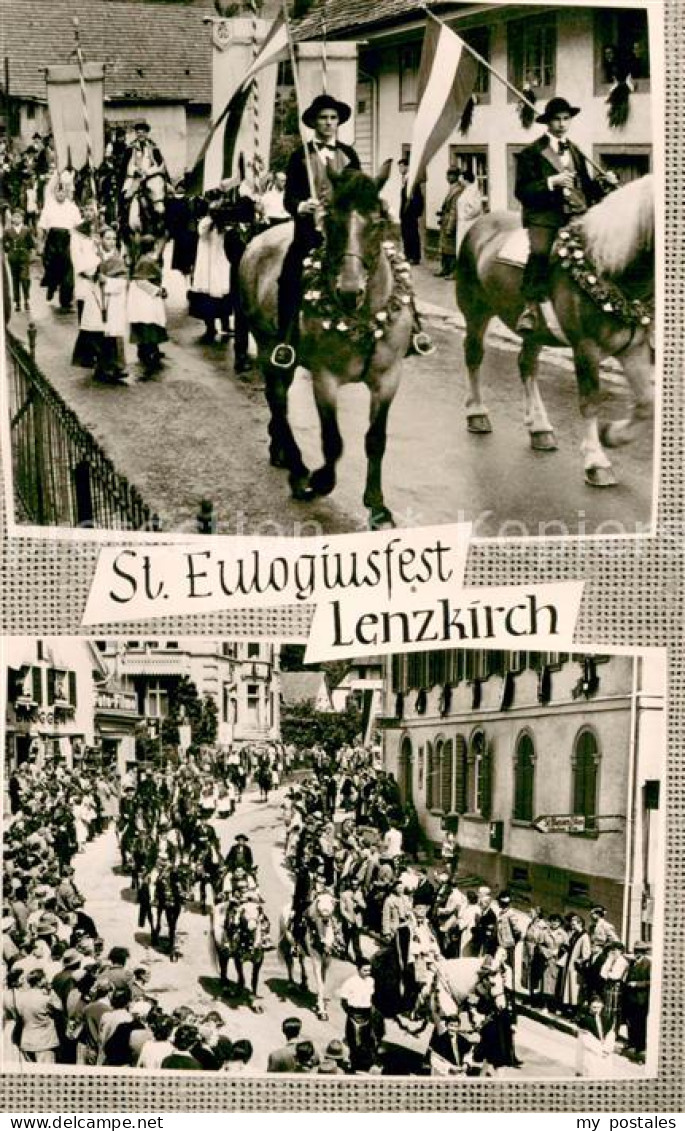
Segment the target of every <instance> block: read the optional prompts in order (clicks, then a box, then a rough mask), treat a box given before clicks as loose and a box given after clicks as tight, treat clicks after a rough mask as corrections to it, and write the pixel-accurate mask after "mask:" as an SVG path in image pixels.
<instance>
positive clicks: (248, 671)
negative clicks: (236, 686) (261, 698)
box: [240, 660, 271, 683]
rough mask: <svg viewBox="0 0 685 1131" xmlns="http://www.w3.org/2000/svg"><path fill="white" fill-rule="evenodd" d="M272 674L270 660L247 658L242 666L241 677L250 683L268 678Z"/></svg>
mask: <svg viewBox="0 0 685 1131" xmlns="http://www.w3.org/2000/svg"><path fill="white" fill-rule="evenodd" d="M270 675H271V664H270V663H269V662H268V660H245V661H243V663H242V664H241V667H240V677H241V679H243V680H249V681H250V683H257V682H259V681H263V680H268V679H269V677H270Z"/></svg>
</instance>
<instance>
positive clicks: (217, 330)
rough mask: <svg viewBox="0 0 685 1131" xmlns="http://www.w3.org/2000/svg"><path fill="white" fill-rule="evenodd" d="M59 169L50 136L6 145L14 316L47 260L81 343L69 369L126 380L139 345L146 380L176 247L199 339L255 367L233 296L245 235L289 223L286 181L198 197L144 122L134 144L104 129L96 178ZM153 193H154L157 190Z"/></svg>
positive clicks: (49, 281)
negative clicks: (130, 348) (224, 346)
mask: <svg viewBox="0 0 685 1131" xmlns="http://www.w3.org/2000/svg"><path fill="white" fill-rule="evenodd" d="M87 174H88V170H87V169H84V170H81V171H79V172H78V173H74V171H73V170H71V169H69V168H67V169H63V170H61V171H59V172H58V171H57V166H56V159H55V153H54V150H53V148H52V139H51V137H47V138H40V137H39V136H38V135H36V137H35V138H34V140H33V142H32V143H31V144H30V145H29V146H28V147H27V148H26V149H25V150H24V151H23V152H14V151H13V150H12V148H11V147H10V145H9V143H8V142H7V141H6V140H5V139H0V178H1V184H2V189H1V191H0V207H1V209H2V221H3V223H2V227H3V245H4V251H5V256H6V260H7V265H8V270H9V276H10V278H11V293H12V298H13V302H14V309H15V311H16V312H19V311H20V310H21V308H22V303H23V306H24V309H25V310H27V311H28V310H29V309H30V295H31V281H32V280H31V267H32V263H33V261H34V260H35V258H36V256H37V255H40V257H41V258H42V266H43V274H42V279H41V286H43V287H44V288H45V289H46V295H47V298H48V301H52V300H53V298H54V297H55V296H57V302H58V310H59V311H60V312H62V313H65V314H69V313H71V312H72V311H73V308H74V302H75V305H76V315H77V323H78V330H77V338H76V343H75V346H74V351H73V355H72V364H74V365H79V366H82V367H84V368H88V369H92V370H93V373H94V376H95V378H96V379H97V380H100V381H105V382H125V381H126V377H127V371H126V356H125V342H126V339H127V337H128V340H129V341H130V342H131V343H133V344H135V346H136V350H137V356H138V361H139V363H140V365H141V374H142V376H143V378H146V377H151V376H152V375H153V374H154V373H155V372H157V370H158V369H159V368H160V367H161V365H162V362H163V354H162V350H161V345H162V343H163V342H164V341H166V340H167V329H166V322H167V312H166V306H165V298H166V297H167V294H166V290H165V288H164V286H163V285H162V275H163V269H164V264H163V252H164V247H165V244H166V242H167V240H171V241H173V252H172V257H171V268H172V270H177V271H179V272H180V273H181V275H182V276H183V277H184V279H185V281H186V285H187V288H188V289H187V297H188V311H189V314H190V316H191V317H193V318H196V319H199V320H200V322H202V323H203V324H204V334H203V335H202V337H201V339H200V341H201V342H203V343H210V342H213V341H215V340H218V341H219V342H224V343H225V342H226V341H227V339H228V337H229V335H233V338H234V342H233V345H234V350H235V367H236V370H237V371H238V372H240V371H242V370H244V369H246V368H247V367H248V359H247V348H248V335H247V327H246V324H245V322H244V319H243V318H242V314H241V312H240V309H239V303H238V299H237V274H238V266H239V263H240V259H241V257H242V254H243V251H244V249H245V246H246V244H247V242H248V241H249V239H251V238H252V236H253V235H255V234H256V233H257V232H259V231H261V230H263V229H264V228H266V227H269V226H270V225H271V224H276V223H281V222H282V221H284V220H288V219H290V216H289V214H288V212H287V211H286V210H285V208H284V204H283V195H284V185H285V175H284V174H283V173H281V172H274V173H269V174H267V175H266V176H264V177H263V178H260V179H259V182H258V183H252V182H249V181H248V180H247V179H245V178H243V179H242V180H241V179H240V178H239V177H235V178H232V179H225V180H223V181H222V182H221V184H220V186H219V187H218V188H216V189H213V190H210V191H209V192H207V193H204V194H201V193H197V192H193V193H191V192H189V191H188V178H187V177H182V178H180V180H178V181H177V182H176V183H175V184H172V182H171V179H170V177H169V175H168V173H167V170H166V165H165V162H164V158H163V156H162V154H161V152H160V150H159V148H158V147H157V146H156V144H155V143H154V141H153V140H152V139H151V138H150V137H149V127H148V125H147V123H145V122H139V123H136V126H135V137H134V139H133V140H132V141H131V142H129V143H127V140H126V132H125V131H124V130H123V129H121V128H117V129H116V130H115V131H112V132H111V133H110V134H108V138H107V144H106V149H105V158H104V161H103V163H102V165H101V166H100V167H99V168H98V169H97V170H95V171H93V174H92V178H89V177H88V175H87ZM155 186H157V188H156V191H153V188H154V187H155Z"/></svg>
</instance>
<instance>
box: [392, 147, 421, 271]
mask: <svg viewBox="0 0 685 1131" xmlns="http://www.w3.org/2000/svg"><path fill="white" fill-rule="evenodd" d="M397 167H398V169H399V171H400V177H401V179H402V185H401V188H400V228H401V231H402V246H403V248H404V254H405V255H406V257H407V259H408V260H409V262H410V263H411V264H412V265H414V266H416V265H417V264H419V263H420V262H421V234H420V232H419V220H420V219H421V217H422V216H423V208H424V204H423V190H422V189H421V185H415V186H414V189H413V191H412V193H411V195H407V173H408V172H409V162H408V161H407V160H406V159H405V158H402V160H401V161H398V162H397Z"/></svg>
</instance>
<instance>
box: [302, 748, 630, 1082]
mask: <svg viewBox="0 0 685 1131" xmlns="http://www.w3.org/2000/svg"><path fill="white" fill-rule="evenodd" d="M283 814H284V821H285V825H286V836H285V846H286V847H285V851H286V859H287V861H288V862H289V864H290V867H291V868H292V871H293V875H294V883H295V895H294V900H293V924H292V932H293V934H294V937H295V938H296V939H297V938H298V937H299V938H300V939H303V932H304V924H305V923H306V921H307V915H308V914H309V913H310V909H311V906H312V902H313V901H314V900H315V899H316V898H317V897H318V896H319V895H321V894H322V893H328V894H329V895H330V896H332V897H333V898H334V899H335V900H336V905H337V915H338V919H339V935H340V938H339V940H338V942H337V943H336V947H337V952H338V953H339V954H340V956H341V957H344V958H345V959H349V960H352V961H354V962H355V963H356V965H357V974H356V975H354V976H353V977H352V978H351V979H350V980H349V982H347V983H346V984H345V986H343V988H342V990H341V991H340V996H341V999H342V1002H343V1006H344V1008H345V1010H346V1013H347V1016H348V1024H347V1027H346V1033H345V1037H346V1041H347V1043H348V1046H349V1048H350V1054H351V1065H352V1069H353V1070H355V1071H356V1070H357V1069H359V1070H362V1071H366V1070H368V1069H371V1068H373V1067H375V1069H376V1070H378V1071H380V1070H382V1064H383V1051H382V1041H381V1037H382V1034H383V1032H384V1028H385V1023H384V1017H385V1018H387V1017H388V1016H392V1017H395V1018H396V1019H399V1020H400V1023H402V1019H403V1018H405V1019H407V1020H408V1022H409V1023H410V1024H411V1023H413V1022H414V1021H415V1020H418V1019H420V1018H421V1016H422V1014H423V1015H424V1016H426V1017H428V1018H429V1019H430V1021H431V1022H432V1023H433V1025H434V1031H433V1034H432V1037H431V1039H430V1042H429V1050H428V1057H427V1067H428V1070H429V1071H432V1072H435V1073H436V1074H442V1073H444V1072H448V1073H466V1074H473V1073H482V1072H491V1071H496V1070H497V1069H499V1068H503V1067H509V1068H510V1067H517V1066H518V1065H519V1064H520V1061H519V1058H518V1056H517V1054H516V1051H515V1044H514V1034H515V1030H516V1023H517V1015H518V1010H519V1005H520V1003H521V1002H525V1004H526V1005H527V1006H528V1007H529V1008H534V1009H536V1010H538V1011H540V1012H543V1013H547V1014H550V1013H558V1014H559V1015H561V1016H564V1017H565V1018H568V1019H572V1020H573V1021H574V1022H575V1023H576V1025H577V1026H578V1030H579V1032H583V1033H585V1034H587V1038H586V1039H587V1040H589V1041H591V1042H593V1045H594V1046H596V1050H597V1051H598V1052H599V1054H600V1055H602V1056H606V1055H609V1054H610V1053H611V1052H612V1051H613V1050H614V1048H615V1047H616V1043H617V1039H618V1038H619V1035H620V1037H621V1045H622V1049H623V1051H625V1052H626V1053H627V1054H629V1055H632V1056H634V1057H635V1059H637V1060H640V1059H642V1058H643V1056H644V1052H645V1047H646V1026H647V1016H648V1008H649V986H650V967H651V961H650V957H649V951H650V947H649V945H648V944H647V943H642V942H638V943H636V944H635V945H634V946H633V948H632V950H631V952H630V953H628V952H627V948H626V946H625V945H624V944H623V943H622V942H621V941H620V939H619V937H618V933H617V931H616V929H615V928H614V926H613V925H612V924H611V923H610V922H609V920H608V919H607V917H606V911H605V908H604V907H602V906H600V905H597V906H595V907H593V908H592V909H591V910H590V912H589V915H588V917H587V920H585V919H584V918H583V916H581V915H580V914H576V913H573V914H570V915H567V916H565V917H564V916H562V915H560V914H549V915H547V914H545V912H544V911H543V910H542V909H541V908H540V907H531V908H528V909H527V910H526V911H523V910H519V909H518V908H515V907H514V906H513V900H512V896H511V893H510V892H508V891H506V890H503V891H500V892H499V893H498V894H497V896H496V897H495V896H494V894H493V891H492V890H491V888H490V887H488V886H486V885H481V886H479V887H478V888H468V887H467V888H466V890H463V884H462V883H461V882H460V877H459V873H458V846H457V843H456V838H455V837H454V835H453V834H447V835H446V837H445V841H444V843H443V846H442V865H441V866H439V867H438V868H437V869H436V870H434V871H433V872H431V873H430V874H429V872H428V871H427V870H426V869H425V868H421V867H417V866H416V865H415V864H411V863H410V861H411V860H414V861H415V860H416V858H417V849H418V847H419V843H418V839H417V822H416V819H415V813H414V812H413V811H412V808H411V806H409V807H405V806H403V805H402V803H401V799H400V794H399V789H398V786H397V783H396V782H395V781H394V779H393V778H392V777H390V776H389V775H388V774H387V773H385V771H384V770H383V769H382V768H380V767H378V766H376V765H374V764H373V760H372V758H371V756H370V755H369V753H368V752H367V751H363V750H356V751H355V750H343V751H341V752H339V753H338V754H337V755H336V756H335V758H332V759H330V760H327V759H326V758H325V757H322V758H321V759H319V761H318V764H316V765H315V767H314V773H313V774H312V775H311V776H310V777H309V778H308V779H307V780H305V781H301V782H298V783H297V785H295V786H293V787H291V789H290V790H289V791H288V795H287V797H286V800H285V802H284V806H283ZM334 817H336V823H334ZM460 959H465V960H467V961H466V962H464V963H459V961H458V960H460ZM469 959H470V960H474V959H475V960H476V961H475V962H473V961H472V962H471V963H469V962H468V960H469ZM450 960H457V961H456V962H451V961H450ZM452 976H454V977H455V978H456V983H455V986H454V988H453V992H452V993H451V994H448V995H447V996H445V994H444V993H443V990H442V988H441V983H443V984H444V983H445V980H447V981H449V979H450V977H452ZM369 1057H371V1063H370V1062H369ZM422 1070H426V1064H424V1065H423V1066H422Z"/></svg>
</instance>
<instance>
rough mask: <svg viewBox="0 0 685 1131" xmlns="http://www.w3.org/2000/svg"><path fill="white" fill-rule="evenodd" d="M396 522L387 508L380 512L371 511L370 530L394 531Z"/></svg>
mask: <svg viewBox="0 0 685 1131" xmlns="http://www.w3.org/2000/svg"><path fill="white" fill-rule="evenodd" d="M394 528H395V520H394V519H393V517H392V514H391V513H390V511H389V510H388V508H387V507H382V508H381V509H380V510H379V511H371V513H370V515H369V530H394Z"/></svg>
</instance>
